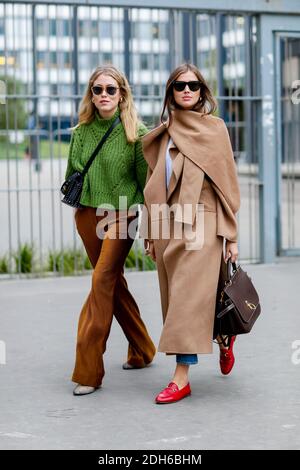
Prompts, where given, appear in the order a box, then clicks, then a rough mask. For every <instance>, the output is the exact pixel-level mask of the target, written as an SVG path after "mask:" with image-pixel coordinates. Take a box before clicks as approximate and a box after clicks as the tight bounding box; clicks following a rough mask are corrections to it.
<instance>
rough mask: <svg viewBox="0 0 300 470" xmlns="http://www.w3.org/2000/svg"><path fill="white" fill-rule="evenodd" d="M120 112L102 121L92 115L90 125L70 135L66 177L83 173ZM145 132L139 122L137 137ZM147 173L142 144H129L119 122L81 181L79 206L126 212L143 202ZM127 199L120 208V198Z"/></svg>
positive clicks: (138, 141)
mask: <svg viewBox="0 0 300 470" xmlns="http://www.w3.org/2000/svg"><path fill="white" fill-rule="evenodd" d="M119 115H120V110H119V109H117V111H116V112H115V114H114V115H113V116H112V117H111V118H110V119H103V118H101V117H100V115H99V113H98V112H96V113H95V119H94V120H93V121H92V122H91V123H89V124H81V125H79V126H78V127H76V128H75V129H74V131H73V133H72V137H71V142H70V148H69V158H68V165H67V170H66V175H65V177H66V178H68V177H69V176H70V175H71V174H72V173H74V172H75V171H80V172H81V171H83V168H84V166H85V164H86V163H87V161H88V159H89V158H90V156H91V155H92V153H93V150H94V149H95V148H96V146H97V145H98V143H99V142H100V140H101V138H102V137H103V136H104V134H105V132H106V131H107V130H108V129H109V127H110V126H111V125H112V123H113V121H114V120H115V118H116V117H117V116H119ZM146 133H147V128H146V127H145V126H144V125H143V124H142V123H141V124H140V125H139V129H138V135H139V137H142V136H143V135H144V134H146ZM146 174H147V163H146V161H145V159H144V157H143V150H142V143H141V140H140V139H138V140H137V141H136V142H135V143H128V142H127V139H126V134H125V131H124V128H123V125H122V123H119V124H118V125H117V126H116V127H115V128H114V130H113V131H112V133H111V134H110V136H109V137H108V139H107V140H106V142H105V144H104V145H103V147H102V149H101V150H100V152H99V154H98V155H97V156H96V158H95V160H94V161H93V163H92V165H91V167H90V168H89V170H88V173H87V175H86V176H85V179H84V184H83V190H82V195H81V199H80V203H81V204H82V205H84V206H90V207H99V206H101V207H103V208H109V206H111V205H112V206H114V208H115V209H121V208H122V209H124V208H126V209H128V208H129V207H130V206H132V205H136V204H142V203H143V202H144V196H143V189H144V186H145V181H146ZM120 196H126V197H127V205H126V207H123V206H122V207H119V197H120Z"/></svg>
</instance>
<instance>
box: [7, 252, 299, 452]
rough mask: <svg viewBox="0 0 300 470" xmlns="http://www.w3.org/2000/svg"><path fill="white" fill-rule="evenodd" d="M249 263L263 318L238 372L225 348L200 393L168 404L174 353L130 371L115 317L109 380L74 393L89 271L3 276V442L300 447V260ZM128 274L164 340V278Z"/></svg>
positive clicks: (24, 445) (204, 366) (204, 360)
mask: <svg viewBox="0 0 300 470" xmlns="http://www.w3.org/2000/svg"><path fill="white" fill-rule="evenodd" d="M244 268H245V269H246V270H247V272H248V273H249V274H250V276H252V279H253V280H254V282H255V285H256V286H257V288H258V290H259V293H260V296H261V303H262V315H261V317H260V318H259V320H258V321H257V324H256V325H255V327H254V330H253V333H251V334H250V335H245V336H243V337H239V339H238V341H237V342H236V345H235V352H236V366H235V368H234V370H233V372H232V374H230V375H229V376H228V377H224V376H222V375H221V373H220V371H219V367H218V347H217V346H215V351H214V354H213V355H203V356H200V357H199V364H198V365H197V366H194V367H193V368H192V369H191V386H192V396H191V397H188V398H186V399H184V400H182V401H181V402H179V403H177V404H173V405H166V406H158V405H155V404H154V403H153V399H154V397H155V395H156V394H157V392H158V391H159V390H161V389H162V388H163V387H164V386H165V385H166V384H167V383H168V381H169V379H170V378H171V374H172V371H173V367H174V358H173V357H170V356H168V357H166V356H165V355H164V354H161V353H158V354H157V355H156V357H155V360H154V363H153V365H152V366H151V367H148V368H147V369H143V370H133V371H124V370H122V368H121V364H122V362H123V361H124V360H125V359H126V349H127V346H126V341H125V338H124V335H123V334H122V332H121V329H120V327H119V325H118V324H117V323H116V322H114V323H113V327H112V331H111V335H110V338H109V341H108V348H107V351H106V353H105V365H106V376H105V379H104V382H103V387H102V388H101V389H100V390H98V391H97V392H96V393H94V394H92V395H89V396H84V397H74V396H73V395H72V390H73V386H74V384H73V383H72V382H70V375H71V373H72V369H73V363H74V352H75V338H76V329H77V320H78V315H79V312H80V307H81V305H82V303H83V302H84V300H85V298H86V296H87V293H88V290H89V286H90V277H69V278H51V279H36V280H34V279H33V280H9V281H2V282H0V299H1V302H0V341H1V345H2V350H3V346H5V349H6V364H5V365H4V364H2V365H0V383H1V386H0V448H1V449H107V450H110V449H170V450H177V449H300V364H298V362H300V352H299V354H297V350H296V349H293V345H294V347H297V344H298V348H299V349H300V307H299V280H300V259H299V258H298V259H295V258H294V259H282V260H280V262H278V263H275V264H272V265H247V266H244ZM127 279H128V283H129V286H130V289H131V291H132V292H133V294H134V295H135V297H136V300H137V302H138V304H139V306H140V309H141V312H142V316H143V318H144V320H145V322H146V324H147V326H148V328H149V331H150V333H151V335H152V337H153V339H154V341H155V343H156V344H157V342H158V339H159V334H160V330H161V313H160V300H159V293H158V282H157V274H156V272H146V273H128V274H127ZM297 340H298V341H299V342H298V343H296V341H297ZM2 353H3V351H2ZM3 359H4V356H3V354H2V362H3ZM298 359H299V360H298ZM0 362H1V360H0Z"/></svg>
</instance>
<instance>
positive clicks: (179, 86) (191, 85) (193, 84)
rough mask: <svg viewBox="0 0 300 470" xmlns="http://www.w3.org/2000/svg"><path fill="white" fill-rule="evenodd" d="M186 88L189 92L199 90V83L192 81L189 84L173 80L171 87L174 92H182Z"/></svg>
mask: <svg viewBox="0 0 300 470" xmlns="http://www.w3.org/2000/svg"><path fill="white" fill-rule="evenodd" d="M186 86H188V87H189V89H190V90H191V91H198V90H200V87H201V83H200V82H199V80H192V81H191V82H182V81H180V80H174V82H173V87H174V89H175V90H176V91H183V90H185V87H186Z"/></svg>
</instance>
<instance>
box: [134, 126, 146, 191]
mask: <svg viewBox="0 0 300 470" xmlns="http://www.w3.org/2000/svg"><path fill="white" fill-rule="evenodd" d="M147 132H148V129H147V127H146V126H144V124H140V127H139V131H138V133H139V139H138V140H137V141H136V142H135V144H134V146H135V147H134V153H135V172H136V178H137V181H138V185H139V187H140V189H141V191H142V192H143V191H144V187H145V182H146V176H147V168H148V165H147V162H146V160H145V159H144V155H143V147H142V141H141V137H142V136H143V135H145V134H147Z"/></svg>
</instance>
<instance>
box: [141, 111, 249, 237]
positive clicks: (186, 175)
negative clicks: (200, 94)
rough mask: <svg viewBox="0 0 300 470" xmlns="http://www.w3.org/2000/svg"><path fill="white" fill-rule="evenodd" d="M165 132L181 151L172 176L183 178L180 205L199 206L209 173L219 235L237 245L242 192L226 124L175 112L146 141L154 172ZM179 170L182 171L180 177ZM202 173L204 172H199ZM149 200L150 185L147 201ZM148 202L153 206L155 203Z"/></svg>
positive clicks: (212, 119)
mask: <svg viewBox="0 0 300 470" xmlns="http://www.w3.org/2000/svg"><path fill="white" fill-rule="evenodd" d="M165 131H167V132H168V134H169V136H170V137H171V138H172V140H173V142H174V144H175V146H176V147H177V149H178V156H177V157H176V160H177V161H175V162H174V167H175V171H174V175H173V176H175V177H176V178H177V180H179V177H180V176H181V189H180V198H179V202H180V203H181V204H185V203H193V204H194V203H196V202H197V200H198V197H199V190H201V186H200V185H201V181H202V180H203V172H204V173H206V174H207V175H208V176H209V178H210V180H211V184H212V186H213V188H214V190H215V191H216V193H217V195H218V196H219V198H218V203H217V215H218V227H217V234H218V235H221V236H224V237H225V238H227V239H229V240H234V241H235V240H236V238H237V223H236V218H235V214H236V212H237V211H238V209H239V207H240V190H239V184H238V177H237V170H236V165H235V162H234V158H233V152H232V147H231V143H230V138H229V135H228V131H227V128H226V125H225V123H224V121H223V120H222V119H220V118H218V117H215V116H212V115H210V114H204V113H199V112H196V111H192V110H182V109H175V110H174V111H173V112H172V117H171V120H170V121H169V122H168V123H167V124H166V126H164V125H161V126H159V127H158V128H156V129H154V130H153V131H151V132H150V133H148V134H147V135H146V136H144V138H143V151H144V156H145V159H146V160H147V162H148V164H149V167H150V170H152V171H153V169H154V167H155V165H156V161H155V159H156V160H157V152H155V148H157V146H155V141H157V139H159V138H161V134H162V133H164V132H165ZM156 143H157V142H156ZM153 144H154V145H153ZM155 153H156V154H155ZM178 157H179V158H178ZM176 168H177V169H179V171H177V173H176ZM199 169H200V170H202V171H197V170H199ZM197 173H198V176H197ZM191 176H192V178H191ZM201 178H202V180H201ZM150 180H151V178H150ZM149 183H150V181H149ZM150 189H151V188H150ZM149 192H150V191H149ZM153 193H154V192H153ZM146 196H147V185H146V188H145V200H146ZM146 202H147V203H148V204H149V203H150V204H151V203H152V202H153V201H151V200H148V201H146ZM183 222H184V220H183Z"/></svg>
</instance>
